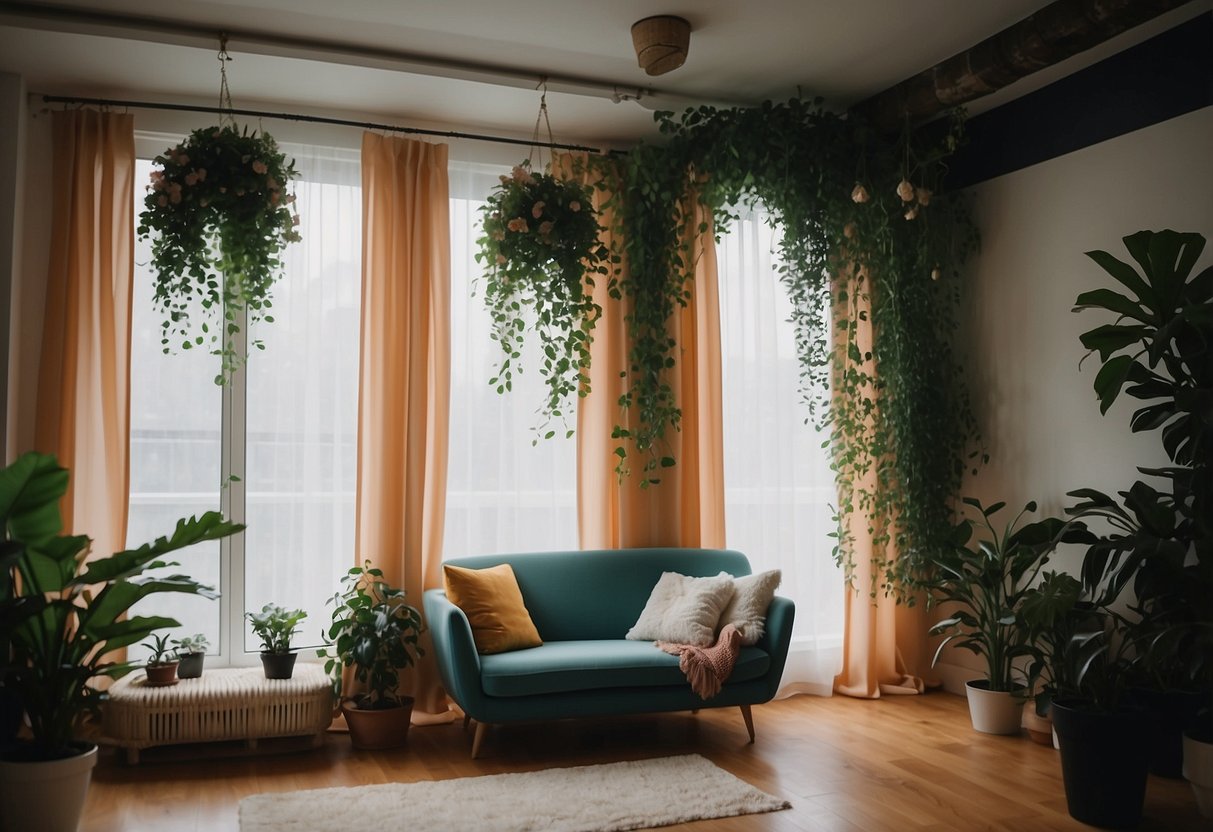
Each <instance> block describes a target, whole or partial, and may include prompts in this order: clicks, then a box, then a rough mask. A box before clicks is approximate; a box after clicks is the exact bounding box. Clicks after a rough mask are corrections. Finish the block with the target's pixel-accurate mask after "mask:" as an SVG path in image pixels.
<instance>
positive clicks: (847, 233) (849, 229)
mask: <svg viewBox="0 0 1213 832" xmlns="http://www.w3.org/2000/svg"><path fill="white" fill-rule="evenodd" d="M842 236H844V237H846V238H847V239H848V240H852V239H854V238H855V223H853V222H849V223H847V224H846V225H844V226H843V228H842Z"/></svg>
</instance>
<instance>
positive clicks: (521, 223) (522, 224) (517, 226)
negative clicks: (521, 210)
mask: <svg viewBox="0 0 1213 832" xmlns="http://www.w3.org/2000/svg"><path fill="white" fill-rule="evenodd" d="M505 227H506V228H508V229H509V230H510V231H518V232H524V231H526V230H527V224H526V220H524V219H523V218H522V217H514V219H512V220H510V221H509V222H507V223H506V224H505Z"/></svg>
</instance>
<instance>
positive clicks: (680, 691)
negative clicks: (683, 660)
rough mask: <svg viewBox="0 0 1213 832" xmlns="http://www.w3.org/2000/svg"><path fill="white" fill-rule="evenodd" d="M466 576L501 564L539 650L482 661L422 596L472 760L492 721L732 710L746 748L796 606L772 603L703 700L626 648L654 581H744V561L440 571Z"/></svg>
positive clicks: (706, 558) (436, 594) (710, 554)
mask: <svg viewBox="0 0 1213 832" xmlns="http://www.w3.org/2000/svg"><path fill="white" fill-rule="evenodd" d="M446 562H447V563H449V564H452V565H454V566H462V567H465V568H468V569H484V568H487V567H491V566H497V565H499V564H502V563H508V564H510V566H511V568H512V569H513V570H514V574H515V575H516V576H517V579H518V586H519V589H520V590H521V591H522V598H523V601H524V602H525V603H526V607H527V610H528V611H529V612H530V615H531V620H532V621H534V623H535V627H536V629H538V631H539V635H540V637H541V638H542V639H543V646H542V647H533V648H529V649H526V650H517V651H514V652H510V653H498V654H495V655H487V656H482V655H480V654H479V653H477V652H476V646H475V643H474V642H473V641H472V630H471V627H470V626H469V624H468V620H467V617H466V616H464V614H463V611H462V610H460V609H459V608H458V607H456V606H455V605H454V604H452V603H451V602H450V601H449V600H447V597H446V593H445V592H443V591H442V590H440V589H431V590H429V591H427V592H426V593H425V596H424V605H425V615H426V620H427V623H428V625H429V628H430V633H431V636H432V638H433V645H434V653H435V655H436V658H437V661H438V668H439V671H440V673H441V675H442V683H443V685H444V686H445V687H446V691H447V694H448V695H449V696H450V697H451V698H452V699H453V700H454V701H455V702H456V704H458V705H459V707H460V708H462V709H463V712H464V715H465V724H466V723H467V721H468V720H475V721H476V733H475V736H474V739H473V742H472V756H473V757H475V756H477V755H478V753H479V751H480V745H481V741H482V739H483V737H484V732H485V728H486V726H488V725H492V724H495V723H507V722H523V721H531V720H535V721H539V720H550V719H559V718H565V717H583V716H601V715H609V714H632V713H652V712H658V711H683V710H697V709H699V708H720V707H740V708H741V712H742V716H743V718H744V719H745V724H746V729H747V731H748V732H749V735H750V741H751V742H753V741H754V723H753V718H752V715H751V712H750V706H751V705H755V704H760V703H762V702H767V701H769V700H770V699H771V698H772V697H773V696H774V695H775V691H776V689H777V688H778V686H779V680H780V677H781V676H782V675H783V666H784V662H785V661H786V660H787V655H788V646H789V643H790V641H791V636H792V619H793V616H794V614H795V605H794V604H793V603H792V601H791V600H789V599H787V598H782V597H779V596H776V597H775V599H774V601H773V602H772V603H771V606H770V608H769V609H768V611H767V625H766V633H765V635H764V636H763V638H762V639H761V640H760V641H759V642H758V643H757V644H756V645H754V646H753V647H743V648H742V650H741V655H740V656H739V657H738V660H737V665H736V667H735V668H734V670H733V674H732V676H731V677H730V678H729V680H728V681H727V682H726V683H725V685H724V686H723V687H722V688H721V690H720V692H719V693H718V694H717V695H716V696H714V697H712V698H711V699H708V700H703V699H700V698H699V696H698V695H697V694H696V693H695V692H694V691H692V690H691V687H690V685H689V684H688V682H687V680H686V677H685V676H684V675H683V673H682V671H681V670H680V669H679V667H678V657H677V656H672V655H670V654H668V653H665V652H662V651H661V650H659V649H657V648H656V647H654V646H653V643H652V642H650V641H628V640H626V639H625V638H624V634H625V633H627V631H628V630H629V629H630V628H631V627H632V625H633V624H635V623H636V619H637V618H639V617H640V613H641V610H643V609H644V606H645V603H646V602H647V601H648V599H649V594H650V593H651V592H652V590H653V587H654V586H655V585H656V584H657V580H658V578H660V577H661V573H663V572H678V573H680V574H683V575H692V576H696V577H703V576H712V575H717V574H719V573H720V572H722V571H723V572H727V573H729V574H731V575H733V576H735V577H741V576H743V575H749V574H750V572H751V570H750V562H749V561H748V560H747V559H746V557H745V555H743V554H741V553H740V552H736V551H732V550H727V549H605V550H588V551H572V552H541V553H530V554H512V555H482V556H476V557H463V558H452V559H450V560H448V561H446Z"/></svg>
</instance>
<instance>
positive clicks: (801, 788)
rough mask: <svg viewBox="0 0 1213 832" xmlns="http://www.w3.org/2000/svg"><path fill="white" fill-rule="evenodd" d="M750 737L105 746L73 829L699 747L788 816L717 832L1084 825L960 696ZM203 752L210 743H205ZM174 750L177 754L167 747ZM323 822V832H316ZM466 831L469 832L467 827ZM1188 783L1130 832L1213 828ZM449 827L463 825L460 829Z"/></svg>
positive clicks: (643, 731)
mask: <svg viewBox="0 0 1213 832" xmlns="http://www.w3.org/2000/svg"><path fill="white" fill-rule="evenodd" d="M754 723H755V728H756V730H757V733H758V741H757V742H756V743H755V744H754V745H748V744H747V743H746V733H745V726H744V724H743V723H742V719H741V713H740V711H738V709H736V708H728V709H722V710H706V711H700V712H699V713H698V714H690V713H676V714H664V715H651V716H640V717H625V718H614V719H594V720H569V721H560V722H555V723H550V724H543V725H519V726H505V727H496V728H492V729H490V732H489V734H488V736H487V737H486V739H485V744H484V748H483V749H482V752H481V757H480V758H479V759H477V760H472V759H470V758H469V750H470V746H471V734H469V733H465V732H464V731H463V729H462V726H461V725H460V724H459V723H458V722H456V723H454V724H449V725H441V726H434V727H425V728H418V727H415V728H414V729H413V730H412V732H411V733H410V735H409V746H408V747H407V748H404V749H399V750H396V751H390V752H364V751H363V752H360V751H354V750H353V749H352V748H351V747H350V745H349V740H348V738H347V737H346V736H345V735H343V734H337V733H333V734H329V735H327V737H326V739H325V742H324V744H323V745H322V747H321V748H319V749H316V750H302V749H300V750H294V751H288V752H283V753H279V754H274V755H268V754H263V755H261V756H256V757H241V758H231V757H222V758H220V757H214V756H212V755H207V754H206V751H207V747H206V746H195V747H192V748H179V749H160V750H150V751H148V752H147V753H146V754H145V757H144V762H142V763H141V764H140V765H138V766H127V765H126V764H125V763H124V762H123V761H122V758H121V757H120V756H119V755H117V754H114V753H112V752H107V753H105V754H104V756H103V758H102V760H101V762H100V764H99V765H98V767H97V770H96V772H95V774H94V780H93V787H92V789H91V790H90V792H89V802H88V806H87V808H86V817H85V820H84V823H83V824H82V826H81V830H82V832H113V831H114V830H127V832H141V831H142V830H153V829H155V830H158V832H180V831H181V830H196V832H219V831H220V830H223V831H224V832H235V830H237V829H238V821H237V805H238V803H239V801H240V799H241V798H242V797H245V796H246V795H251V794H257V793H260V792H272V791H293V790H297V789H315V788H324V787H328V786H347V785H358V784H363V783H384V782H392V781H402V782H409V781H416V780H438V779H446V778H452V777H467V776H474V775H479V774H496V773H500V772H510V771H530V770H535V769H543V768H552V767H557V766H572V765H586V764H592V763H598V762H613V761H616V760H635V759H641V758H649V757H661V756H667V755H672V754H687V753H698V754H702V755H703V756H705V757H707V758H708V759H710V760H712V761H713V762H714V763H716V764H717V765H719V766H721V767H722V768H725V769H727V770H728V771H730V772H732V773H733V774H735V775H737V776H738V777H740V778H742V779H743V780H747V781H748V782H750V783H752V784H754V785H755V786H758V787H759V788H761V789H763V790H765V791H768V792H770V793H772V794H774V795H777V796H779V797H783V798H785V799H787V800H789V801H791V803H792V805H793V808H792V809H790V810H787V811H782V812H774V813H771V814H767V815H749V816H745V817H740V818H729V819H722V820H715V821H700V822H696V823H688V824H682V825H678V826H673V827H666V828H667V829H674V830H686V831H688V832H689V831H690V830H693V832H726V830H812V831H813V832H818V831H819V830H820V831H821V832H824V831H825V830H831V832H833V831H835V830H837V831H838V832H867V830H897V832H905V830H927V829H930V830H941V831H942V832H952V831H953V830H955V832H973V830H985V829H990V830H1008V832H1010V830H1014V832H1036V830H1088V829H1090V828H1091V827H1087V826H1084V825H1082V824H1080V823H1078V822H1077V821H1074V820H1072V819H1071V818H1070V817H1069V815H1068V814H1067V813H1066V805H1065V797H1064V794H1063V791H1062V785H1061V775H1060V763H1059V761H1058V755H1057V752H1055V751H1054V750H1053V749H1051V748H1046V747H1043V746H1040V745H1036V744H1034V743H1032V742H1030V741H1028V739H1027V738H1026V736H1024V737H1018V738H1016V737H996V736H989V735H986V734H978V733H976V732H974V731H973V730H972V728H971V727H970V726H969V721H968V714H967V711H966V706H965V702H964V699H963V698H961V697H957V696H952V695H950V694H946V693H931V694H927V695H925V696H900V697H889V698H887V699H882V700H878V701H873V702H868V701H858V700H854V699H848V698H845V697H834V698H829V699H827V698H821V697H813V696H797V697H793V698H792V699H787V700H783V701H780V702H772V703H770V704H767V705H762V706H757V707H755V708H754ZM212 750H213V749H212ZM170 752H171V753H170ZM357 812H358V809H357V806H343V805H326V806H322V807H319V811H318V815H317V826H316V827H315V828H316V829H340V830H342V831H343V832H348V830H358V829H398V830H408V829H409V828H410V825H411V824H410V823H409V820H408V818H407V816H406V817H405V818H402V819H400V820H398V821H394V822H390V821H387V820H386V819H383V818H361V819H359V818H358V815H357ZM325 821H328V822H330V823H331V824H332V825H324V822H325ZM468 828H469V829H470V830H474V829H475V828H476V827H475V823H474V820H473V821H472V822H470V823H469V826H468ZM1211 828H1213V824H1211V823H1210V822H1209V821H1206V820H1203V819H1201V818H1200V816H1199V815H1198V814H1197V811H1196V803H1195V799H1194V798H1193V796H1192V792H1191V789H1190V788H1189V786H1188V784H1187V783H1186V782H1184V781H1182V780H1180V781H1176V780H1164V779H1160V778H1155V777H1151V778H1150V783H1149V786H1148V787H1147V791H1146V805H1145V820H1144V821H1143V823H1142V825H1141V827H1140V829H1142V830H1157V832H1162V831H1163V830H1166V832H1187V831H1188V830H1209V829H1211ZM456 832H458V831H456Z"/></svg>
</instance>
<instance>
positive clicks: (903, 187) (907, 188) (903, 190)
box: [897, 179, 914, 219]
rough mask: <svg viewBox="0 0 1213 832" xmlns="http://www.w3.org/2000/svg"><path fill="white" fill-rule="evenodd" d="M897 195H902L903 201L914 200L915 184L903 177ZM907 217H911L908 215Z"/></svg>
mask: <svg viewBox="0 0 1213 832" xmlns="http://www.w3.org/2000/svg"><path fill="white" fill-rule="evenodd" d="M897 195H898V196H899V197H901V201H902V202H913V201H914V186H913V185H911V184H910V180H909V179H903V180H901V182H900V183H899V184H898V185H897ZM907 219H910V218H909V217H907Z"/></svg>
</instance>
